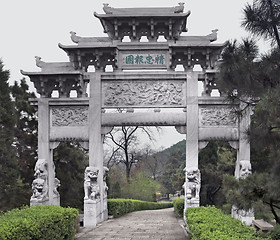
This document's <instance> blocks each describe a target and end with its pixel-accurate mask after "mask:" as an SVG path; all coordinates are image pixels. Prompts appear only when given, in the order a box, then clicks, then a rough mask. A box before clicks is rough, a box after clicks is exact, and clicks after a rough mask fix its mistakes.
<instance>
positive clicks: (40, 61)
mask: <svg viewBox="0 0 280 240" xmlns="http://www.w3.org/2000/svg"><path fill="white" fill-rule="evenodd" d="M35 61H36V66H37V67H39V68H42V67H43V66H44V64H45V62H43V61H42V60H41V57H38V56H35Z"/></svg>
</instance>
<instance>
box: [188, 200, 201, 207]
mask: <svg viewBox="0 0 280 240" xmlns="http://www.w3.org/2000/svg"><path fill="white" fill-rule="evenodd" d="M185 205H186V208H189V207H199V199H190V200H189V199H186V200H185Z"/></svg>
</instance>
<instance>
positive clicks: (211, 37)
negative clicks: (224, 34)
mask: <svg viewBox="0 0 280 240" xmlns="http://www.w3.org/2000/svg"><path fill="white" fill-rule="evenodd" d="M217 32H218V29H214V30H212V33H210V34H209V35H207V36H206V37H207V38H208V39H209V41H210V42H214V41H216V40H217V38H218V34H217Z"/></svg>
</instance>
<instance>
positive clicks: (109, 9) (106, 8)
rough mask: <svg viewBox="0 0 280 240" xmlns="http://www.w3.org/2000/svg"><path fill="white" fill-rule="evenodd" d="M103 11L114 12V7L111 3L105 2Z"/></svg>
mask: <svg viewBox="0 0 280 240" xmlns="http://www.w3.org/2000/svg"><path fill="white" fill-rule="evenodd" d="M103 6H104V7H103V11H104V12H105V13H106V14H113V11H112V8H111V7H109V4H108V3H103Z"/></svg>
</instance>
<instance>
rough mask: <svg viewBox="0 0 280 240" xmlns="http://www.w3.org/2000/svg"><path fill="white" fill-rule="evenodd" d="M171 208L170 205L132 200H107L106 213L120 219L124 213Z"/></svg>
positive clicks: (171, 205)
mask: <svg viewBox="0 0 280 240" xmlns="http://www.w3.org/2000/svg"><path fill="white" fill-rule="evenodd" d="M169 207H173V204H172V203H156V202H145V201H140V200H133V199H108V213H109V215H112V216H114V217H120V216H122V215H124V214H126V213H129V212H134V211H141V210H153V209H162V208H169Z"/></svg>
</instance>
